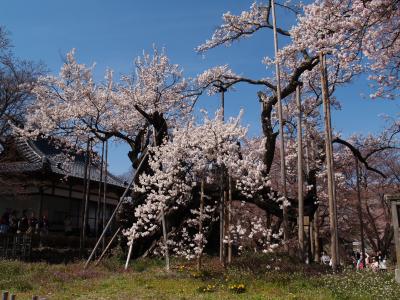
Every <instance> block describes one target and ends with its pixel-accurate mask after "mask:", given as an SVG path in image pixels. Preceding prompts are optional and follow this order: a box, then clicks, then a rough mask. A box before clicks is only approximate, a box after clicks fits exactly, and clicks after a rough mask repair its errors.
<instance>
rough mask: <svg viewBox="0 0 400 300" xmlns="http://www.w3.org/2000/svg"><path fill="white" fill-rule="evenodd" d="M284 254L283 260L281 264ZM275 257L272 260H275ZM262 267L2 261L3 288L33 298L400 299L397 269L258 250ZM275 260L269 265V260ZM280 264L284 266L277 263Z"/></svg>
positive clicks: (114, 261)
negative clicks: (327, 265)
mask: <svg viewBox="0 0 400 300" xmlns="http://www.w3.org/2000/svg"><path fill="white" fill-rule="evenodd" d="M279 258H281V261H280V263H281V264H279ZM272 259H273V260H272ZM249 261H250V262H253V263H254V262H255V261H257V262H258V263H259V266H258V267H259V270H256V268H254V269H253V267H252V268H251V269H250V270H249V269H248V268H245V267H244V265H245V259H244V258H241V259H240V260H238V261H236V262H235V264H233V266H232V267H230V268H228V269H226V270H224V269H223V268H222V267H221V266H220V264H219V261H218V259H215V260H213V259H209V260H206V261H204V265H203V269H202V271H200V272H198V271H196V265H195V264H194V263H193V264H191V263H190V262H187V261H175V260H173V261H172V269H171V271H170V272H166V271H165V268H164V261H163V260H158V259H157V260H155V259H140V260H136V261H133V262H132V263H131V265H130V268H129V270H128V271H127V272H125V271H124V269H123V266H124V260H123V259H118V258H117V257H113V258H110V259H107V260H105V261H104V263H102V264H101V265H99V266H97V267H94V266H90V267H89V269H88V270H83V262H80V263H73V264H68V265H63V264H60V265H49V264H45V263H24V262H18V261H0V269H1V270H2V272H0V288H1V289H2V290H8V291H10V292H13V293H16V294H17V299H28V298H31V297H32V295H33V294H36V295H39V296H41V297H45V298H46V299H48V300H52V299H56V300H63V299H65V300H66V299H75V298H76V299H93V300H94V299H127V300H129V299H174V300H175V299H210V300H211V299H328V300H329V299H355V300H358V299H371V300H372V299H389V300H390V299H400V298H399V295H400V285H398V284H396V283H395V282H394V276H393V274H392V273H372V272H356V271H345V272H343V273H338V274H331V273H329V272H326V271H325V272H320V271H321V270H320V267H319V266H316V267H315V268H314V269H313V270H311V269H307V268H313V266H309V267H307V268H304V267H303V268H302V267H300V266H291V267H290V268H295V269H296V268H297V271H295V272H290V271H284V270H285V268H286V267H285V264H286V260H285V259H284V258H283V257H280V256H273V255H272V256H271V255H266V256H264V257H263V256H259V255H256V256H253V257H249ZM271 263H273V265H272V266H271V268H269V269H268V268H267V267H266V266H267V265H271ZM275 267H277V268H279V269H276V268H275Z"/></svg>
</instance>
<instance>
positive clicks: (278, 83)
mask: <svg viewBox="0 0 400 300" xmlns="http://www.w3.org/2000/svg"><path fill="white" fill-rule="evenodd" d="M271 11H272V24H273V32H274V50H275V72H276V98H277V103H278V120H279V134H280V136H281V142H280V144H279V153H280V163H281V184H282V192H283V197H284V199H285V201H287V191H286V161H285V137H284V132H283V112H282V99H281V71H280V67H279V61H278V34H277V31H276V15H275V1H274V0H271ZM282 215H283V241H284V245H285V250H286V251H287V250H288V245H287V243H286V242H287V240H288V239H289V224H288V223H289V220H288V215H287V207H286V206H285V203H283V212H282Z"/></svg>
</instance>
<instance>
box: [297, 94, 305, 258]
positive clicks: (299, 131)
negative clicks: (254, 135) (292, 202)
mask: <svg viewBox="0 0 400 300" xmlns="http://www.w3.org/2000/svg"><path fill="white" fill-rule="evenodd" d="M296 105H297V114H298V115H297V194H298V201H299V219H298V225H299V232H298V235H299V250H300V259H301V260H302V261H304V196H303V135H302V112H301V99H300V86H297V87H296Z"/></svg>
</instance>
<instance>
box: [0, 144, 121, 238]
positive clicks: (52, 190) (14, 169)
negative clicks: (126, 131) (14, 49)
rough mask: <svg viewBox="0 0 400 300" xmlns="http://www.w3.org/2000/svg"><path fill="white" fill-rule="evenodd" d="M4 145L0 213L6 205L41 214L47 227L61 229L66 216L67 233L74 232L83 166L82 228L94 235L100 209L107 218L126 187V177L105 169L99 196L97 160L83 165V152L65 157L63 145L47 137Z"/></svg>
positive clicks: (0, 164) (0, 157)
mask: <svg viewBox="0 0 400 300" xmlns="http://www.w3.org/2000/svg"><path fill="white" fill-rule="evenodd" d="M3 145H6V146H3V149H2V151H1V153H0V216H1V215H3V214H4V213H5V212H11V211H14V212H16V214H17V216H18V217H21V215H22V213H23V212H25V213H26V214H29V215H35V216H36V218H38V219H39V218H43V216H44V217H46V218H47V220H48V230H49V232H50V233H64V232H65V229H66V228H65V226H66V220H68V221H67V222H68V224H69V225H68V227H70V228H69V230H70V232H71V234H72V235H77V236H79V233H80V229H81V226H82V224H83V222H82V218H83V213H82V212H83V210H84V202H85V199H86V196H85V194H84V190H85V189H84V187H85V184H84V183H85V170H88V172H87V174H90V175H89V178H90V180H89V190H90V197H88V209H87V225H86V232H87V235H88V236H91V235H92V236H94V235H95V234H96V224H97V229H98V230H99V227H100V226H101V224H102V220H100V218H101V219H102V212H103V211H105V220H106V221H107V220H108V217H109V216H110V215H111V213H112V211H113V210H114V208H115V206H116V205H117V203H118V200H119V197H120V196H121V195H122V193H123V191H124V190H125V186H126V183H124V182H123V181H122V180H121V179H119V178H117V177H116V176H113V175H112V174H110V173H108V172H107V180H106V182H107V184H106V195H105V197H104V175H103V176H102V177H103V179H102V180H101V167H100V164H99V163H93V164H91V165H90V166H89V167H87V168H85V155H82V154H81V155H76V156H74V158H72V159H68V158H67V156H66V154H65V149H60V148H59V147H57V146H56V145H55V144H54V143H53V142H51V141H50V140H48V139H37V140H27V139H23V138H16V137H12V138H9V140H8V141H7V142H6V143H3ZM63 150H64V151H63ZM104 173H105V172H103V174H104ZM86 177H88V176H86ZM100 181H102V182H103V183H102V184H100ZM99 185H101V186H100V187H99ZM99 188H101V191H102V192H101V193H99ZM98 208H99V209H100V211H99V213H97V212H98ZM97 218H99V220H97Z"/></svg>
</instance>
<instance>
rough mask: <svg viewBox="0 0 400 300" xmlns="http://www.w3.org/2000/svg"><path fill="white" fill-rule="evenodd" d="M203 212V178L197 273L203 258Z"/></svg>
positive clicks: (202, 184)
mask: <svg viewBox="0 0 400 300" xmlns="http://www.w3.org/2000/svg"><path fill="white" fill-rule="evenodd" d="M203 211H204V178H202V179H201V186H200V208H199V235H200V236H201V238H200V239H199V242H198V247H199V253H198V255H197V271H200V269H201V258H202V256H203Z"/></svg>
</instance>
